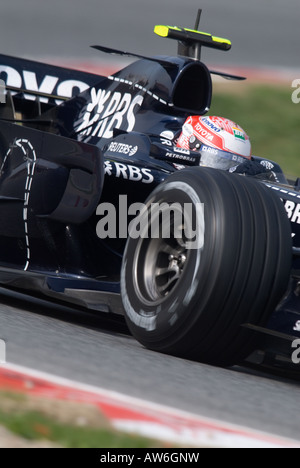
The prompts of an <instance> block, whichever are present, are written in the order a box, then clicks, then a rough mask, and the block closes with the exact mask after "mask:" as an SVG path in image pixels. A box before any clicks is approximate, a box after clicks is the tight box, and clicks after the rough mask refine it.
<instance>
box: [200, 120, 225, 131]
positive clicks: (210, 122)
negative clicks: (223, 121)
mask: <svg viewBox="0 0 300 468" xmlns="http://www.w3.org/2000/svg"><path fill="white" fill-rule="evenodd" d="M202 122H203V123H205V125H207V126H208V127H209V128H211V129H212V130H213V131H214V132H216V133H220V131H221V130H220V129H219V127H216V126H215V125H214V124H213V122H212V121H211V120H210V119H206V118H204V119H202Z"/></svg>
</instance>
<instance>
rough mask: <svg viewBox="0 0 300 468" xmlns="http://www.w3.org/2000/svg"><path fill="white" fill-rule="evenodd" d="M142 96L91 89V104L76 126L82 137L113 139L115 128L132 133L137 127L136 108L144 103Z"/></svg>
mask: <svg viewBox="0 0 300 468" xmlns="http://www.w3.org/2000/svg"><path fill="white" fill-rule="evenodd" d="M143 100H144V97H143V96H141V95H140V94H137V95H136V96H132V94H130V93H121V92H119V91H114V92H113V91H110V90H105V89H96V88H94V87H93V88H91V90H90V102H89V104H88V105H87V106H86V108H85V110H84V111H83V115H82V118H81V121H80V122H79V123H78V125H77V126H75V129H76V131H77V133H79V134H80V135H82V136H93V137H99V138H101V137H102V138H112V137H113V130H114V129H115V128H117V129H119V128H121V127H122V128H123V129H124V130H125V131H127V132H130V131H132V130H133V128H134V125H135V113H136V108H138V107H140V106H141V105H142V103H143Z"/></svg>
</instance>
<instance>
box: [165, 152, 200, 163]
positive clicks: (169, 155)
mask: <svg viewBox="0 0 300 468" xmlns="http://www.w3.org/2000/svg"><path fill="white" fill-rule="evenodd" d="M166 156H167V158H172V159H178V160H180V161H189V162H195V161H196V158H193V157H192V156H187V155H185V154H176V153H172V152H171V151H168V152H167V153H166Z"/></svg>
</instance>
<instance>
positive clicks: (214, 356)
mask: <svg viewBox="0 0 300 468" xmlns="http://www.w3.org/2000/svg"><path fill="white" fill-rule="evenodd" d="M158 206H159V207H160V208H161V209H160V210H157V207H158ZM153 207H156V210H154V209H153ZM167 207H171V208H169V211H168V209H167ZM180 207H181V213H182V212H183V213H184V215H183V216H184V217H183V218H180V215H179V212H180ZM184 207H189V213H188V215H186V214H185V211H184ZM153 211H154V213H153ZM187 211H188V210H187ZM139 226H140V235H139V236H138V235H137V234H136V233H135V235H130V236H129V238H128V241H127V245H126V248H125V252H124V257H123V264H122V271H121V294H122V300H123V306H124V309H125V317H126V322H127V325H128V327H129V329H130V331H131V333H132V334H133V336H134V337H135V338H136V339H137V340H138V341H139V342H140V343H141V344H142V345H144V346H145V347H147V348H149V349H152V350H156V351H159V352H163V353H168V354H173V355H176V356H180V357H183V358H187V359H192V360H197V361H202V362H207V363H213V364H216V365H221V366H227V365H231V364H236V363H238V362H240V361H241V360H242V359H243V358H245V357H246V356H247V355H248V354H249V353H250V352H251V351H252V349H253V346H254V343H253V336H252V334H251V333H252V332H251V331H249V330H248V329H247V328H246V327H243V325H245V324H248V323H251V324H254V325H260V326H263V325H265V324H266V322H267V320H268V318H269V316H270V314H271V312H272V311H273V310H274V308H275V307H276V305H277V304H278V302H279V301H280V299H281V298H282V296H283V294H284V293H285V291H286V290H287V286H288V282H289V276H290V270H291V260H292V242H291V229H290V223H289V220H288V218H287V216H286V213H285V210H284V207H283V204H282V202H281V201H280V199H279V197H278V196H277V195H276V194H274V193H273V192H272V191H271V190H270V189H269V188H267V187H266V186H265V185H264V184H263V183H261V182H258V181H257V180H254V179H250V178H246V177H244V176H239V175H234V174H228V173H226V172H221V171H217V170H214V169H209V168H193V169H185V170H183V171H180V172H177V173H175V174H172V175H171V176H169V177H168V178H167V179H166V180H165V182H164V183H162V184H161V185H159V186H158V187H157V188H156V189H155V190H154V192H153V193H152V194H151V195H150V197H149V198H148V200H147V201H146V209H145V211H144V213H143V216H142V215H141V218H140V219H139ZM141 226H142V227H141ZM135 227H137V226H135ZM169 231H170V232H169ZM195 233H196V234H195Z"/></svg>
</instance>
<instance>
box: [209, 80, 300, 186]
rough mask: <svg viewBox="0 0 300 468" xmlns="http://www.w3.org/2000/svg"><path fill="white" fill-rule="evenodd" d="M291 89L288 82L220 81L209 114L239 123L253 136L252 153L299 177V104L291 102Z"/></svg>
mask: <svg viewBox="0 0 300 468" xmlns="http://www.w3.org/2000/svg"><path fill="white" fill-rule="evenodd" d="M292 91H293V90H292V88H291V87H290V86H289V85H286V86H284V85H278V86H276V85H261V84H260V85H255V84H247V82H240V83H234V84H233V83H231V82H230V83H228V87H226V83H224V84H222V85H221V86H220V85H219V83H217V84H216V85H215V87H214V93H213V100H212V106H211V109H210V111H209V114H210V115H220V116H223V117H227V118H229V119H231V120H233V121H235V122H236V123H238V124H239V125H240V126H241V127H243V129H244V130H245V131H246V132H247V134H248V135H249V137H250V140H251V143H252V154H254V155H256V156H261V157H264V158H268V159H272V160H273V161H276V162H277V163H279V164H280V165H281V167H282V169H283V171H284V172H285V173H286V174H287V175H293V176H296V177H297V176H298V177H300V104H294V103H293V102H292V99H291V95H292Z"/></svg>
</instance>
